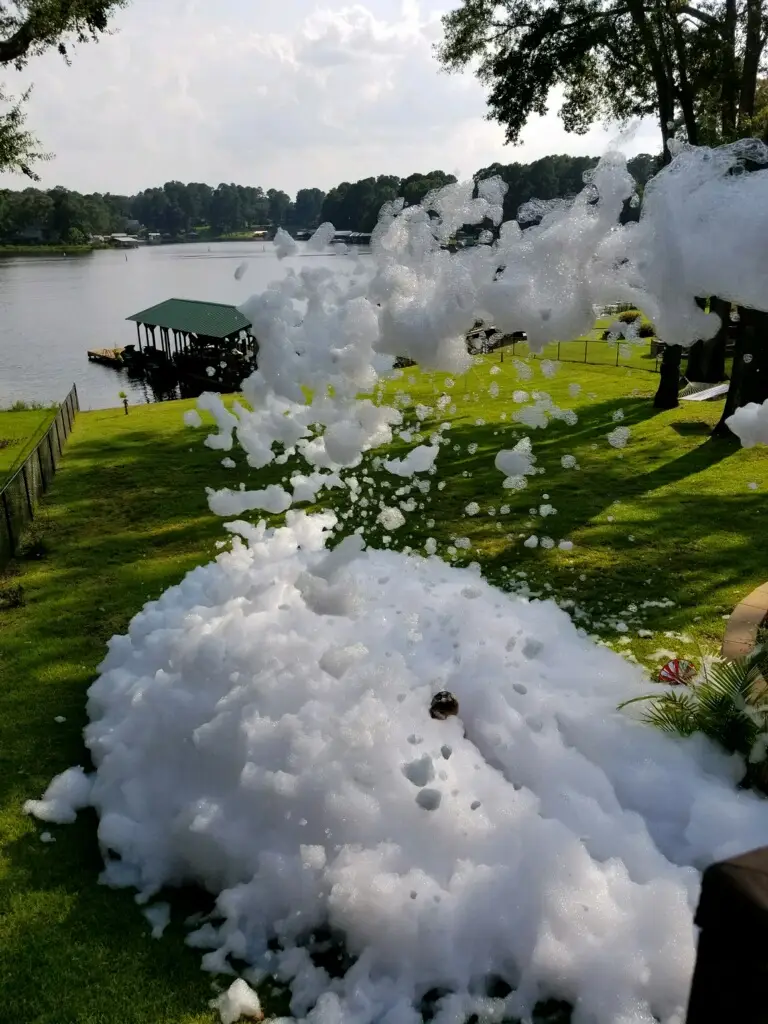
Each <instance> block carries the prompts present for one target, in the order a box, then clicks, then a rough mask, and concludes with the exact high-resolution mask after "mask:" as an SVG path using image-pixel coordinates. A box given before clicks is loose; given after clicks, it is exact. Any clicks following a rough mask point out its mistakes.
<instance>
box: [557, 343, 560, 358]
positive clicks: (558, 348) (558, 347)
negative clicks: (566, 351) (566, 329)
mask: <svg viewBox="0 0 768 1024" xmlns="http://www.w3.org/2000/svg"><path fill="white" fill-rule="evenodd" d="M557 361H558V363H559V362H560V342H559V341H558V343H557Z"/></svg>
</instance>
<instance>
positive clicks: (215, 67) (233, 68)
mask: <svg viewBox="0 0 768 1024" xmlns="http://www.w3.org/2000/svg"><path fill="white" fill-rule="evenodd" d="M457 3H458V0H455V2H452V0H361V2H358V3H349V2H339V0H216V2H215V3H212V2H211V0H131V2H130V4H129V6H128V7H127V8H126V9H125V10H123V11H120V12H118V14H117V15H116V17H115V18H114V19H113V21H112V31H111V33H110V35H109V36H107V37H105V38H102V39H101V41H100V42H98V43H97V44H92V43H91V44H87V45H81V46H78V47H76V48H75V50H74V51H73V60H72V64H71V66H69V67H68V66H67V65H66V63H65V62H64V61H63V59H62V58H61V57H60V56H58V54H56V53H48V54H45V55H43V56H42V57H38V58H35V59H33V60H32V61H31V62H30V64H29V66H28V67H27V68H26V69H25V71H23V72H16V71H13V70H11V69H8V68H6V69H4V70H3V79H4V81H5V86H6V90H7V91H8V92H12V93H15V94H16V95H18V94H19V93H20V92H22V91H23V89H24V88H25V87H26V86H28V85H29V84H32V83H34V90H33V93H32V97H31V99H30V101H29V103H28V122H27V125H28V128H29V129H30V130H32V131H33V132H34V133H35V134H36V135H37V136H38V138H39V139H40V140H41V142H42V144H43V148H44V149H46V150H48V151H51V152H53V153H54V154H55V159H54V160H52V161H51V162H50V163H48V164H41V165H39V167H38V171H39V173H40V174H41V177H42V186H41V187H43V188H52V187H53V186H54V185H64V186H65V187H67V188H71V189H75V190H77V191H80V192H91V191H97V192H107V191H109V192H115V193H127V194H132V193H135V192H137V191H139V190H141V189H144V188H150V187H152V186H155V185H162V184H163V183H164V182H165V181H168V180H172V179H178V180H181V181H204V182H207V183H208V184H211V185H214V186H215V185H217V184H218V183H219V182H222V181H225V182H236V183H238V184H242V185H261V186H262V187H263V188H265V189H268V188H281V189H283V190H284V191H286V192H288V193H289V194H291V195H294V194H295V192H296V191H297V189H300V188H313V187H318V188H322V189H324V190H327V189H329V188H331V187H332V186H333V185H335V184H338V182H340V181H344V180H347V181H354V180H356V179H358V178H362V177H367V176H369V175H377V174H397V175H401V176H406V175H408V174H411V173H413V172H416V171H422V172H426V171H429V170H433V169H436V168H439V169H441V170H444V171H447V172H449V173H453V174H455V175H456V176H457V177H459V178H468V177H470V176H471V175H472V174H473V173H474V172H475V171H476V170H478V169H479V168H480V167H484V166H487V165H488V164H490V163H493V162H494V161H499V162H501V163H511V162H513V161H515V160H518V161H521V162H528V161H531V160H536V159H538V158H539V157H542V156H546V155H547V154H549V153H571V154H590V155H592V154H594V155H599V154H600V153H601V152H603V151H604V150H605V149H606V148H607V146H608V145H609V144H610V143H611V142H612V141H613V140H614V139H615V138H616V136H617V128H616V126H612V127H609V128H608V129H605V128H603V127H602V126H596V127H595V128H594V129H593V130H591V131H590V132H589V133H588V134H587V135H581V136H580V135H569V134H568V133H567V132H565V131H564V129H563V127H562V125H561V123H560V121H559V119H558V117H557V109H558V103H557V96H553V97H552V104H551V106H550V110H549V113H548V114H547V116H546V117H536V118H532V119H531V121H530V123H529V124H528V125H527V127H526V129H525V131H524V133H523V136H522V139H521V144H520V145H518V146H514V147H512V146H508V145H505V144H504V135H503V131H502V129H501V128H500V126H499V125H497V124H494V123H492V122H490V121H488V120H486V118H485V113H486V104H485V93H484V90H483V87H482V86H481V85H480V84H479V83H478V82H477V80H476V79H475V78H474V76H473V75H472V74H471V73H470V72H467V73H465V74H452V75H448V74H446V73H445V72H443V71H442V70H441V69H440V66H439V64H438V62H437V60H436V59H435V56H434V52H433V47H434V44H435V42H437V41H438V40H439V39H440V35H441V28H440V15H441V14H442V13H444V12H445V10H448V9H450V8H451V6H456V5H457ZM657 136H658V129H657V127H656V126H655V124H654V123H653V122H642V123H641V124H639V125H638V126H636V129H635V131H634V134H633V135H632V136H631V137H630V138H629V139H627V140H625V142H624V143H623V148H624V149H625V151H626V153H627V155H628V156H631V155H634V154H636V153H639V152H649V151H650V152H655V151H656V150H657V149H658V139H657ZM28 184H29V182H28V181H27V180H26V179H24V178H21V177H18V176H13V175H0V185H2V186H3V187H6V188H23V187H26V185H28Z"/></svg>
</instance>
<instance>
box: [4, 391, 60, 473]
mask: <svg viewBox="0 0 768 1024" xmlns="http://www.w3.org/2000/svg"><path fill="white" fill-rule="evenodd" d="M55 414H56V410H55V409H28V410H24V411H22V412H6V411H0V487H2V485H3V484H4V483H5V481H6V479H7V478H8V477H9V476H10V475H11V474H12V473H13V472H15V470H16V469H18V467H19V466H20V465H21V464H22V462H23V461H24V459H25V458H26V457H27V455H29V453H30V452H31V451H32V449H33V448H34V447H35V445H36V444H37V442H38V441H39V440H40V438H41V437H42V436H43V434H44V433H45V431H46V430H47V429H48V427H49V426H50V424H51V422H52V421H53V417H54V416H55Z"/></svg>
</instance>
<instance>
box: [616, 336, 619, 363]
mask: <svg viewBox="0 0 768 1024" xmlns="http://www.w3.org/2000/svg"><path fill="white" fill-rule="evenodd" d="M616 365H617V366H618V365H619V342H618V339H617V341H616Z"/></svg>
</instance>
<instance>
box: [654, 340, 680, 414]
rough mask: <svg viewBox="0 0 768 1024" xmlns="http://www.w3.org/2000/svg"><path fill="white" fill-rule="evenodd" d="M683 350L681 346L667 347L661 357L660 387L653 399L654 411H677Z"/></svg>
mask: <svg viewBox="0 0 768 1024" xmlns="http://www.w3.org/2000/svg"><path fill="white" fill-rule="evenodd" d="M682 356H683V350H682V348H681V346H680V345H665V346H664V352H663V353H662V356H661V367H660V372H659V387H658V390H657V392H656V396H655V397H654V399H653V407H654V409H676V408H677V407H678V405H679V404H680V403H679V402H678V400H677V395H678V392H679V391H680V360H681V359H682Z"/></svg>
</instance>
